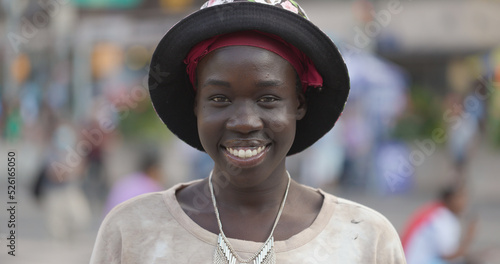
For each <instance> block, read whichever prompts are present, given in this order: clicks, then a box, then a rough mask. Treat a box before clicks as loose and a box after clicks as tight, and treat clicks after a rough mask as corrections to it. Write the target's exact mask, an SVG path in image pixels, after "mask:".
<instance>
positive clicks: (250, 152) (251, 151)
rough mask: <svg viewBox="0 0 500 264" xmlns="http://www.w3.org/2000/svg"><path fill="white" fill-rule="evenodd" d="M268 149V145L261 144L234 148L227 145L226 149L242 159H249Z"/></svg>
mask: <svg viewBox="0 0 500 264" xmlns="http://www.w3.org/2000/svg"><path fill="white" fill-rule="evenodd" d="M265 149H266V146H260V147H250V148H249V147H233V148H228V147H226V150H227V151H228V152H229V153H231V155H233V156H235V157H238V158H241V159H248V158H253V157H255V156H257V155H259V154H260V153H262V151H264V150H265Z"/></svg>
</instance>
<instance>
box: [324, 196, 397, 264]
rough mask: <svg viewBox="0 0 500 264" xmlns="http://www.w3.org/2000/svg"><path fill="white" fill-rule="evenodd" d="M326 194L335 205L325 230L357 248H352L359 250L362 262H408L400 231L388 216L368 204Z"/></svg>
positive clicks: (339, 241)
mask: <svg viewBox="0 0 500 264" xmlns="http://www.w3.org/2000/svg"><path fill="white" fill-rule="evenodd" d="M323 194H324V195H325V203H329V204H330V207H331V208H332V214H331V218H330V220H329V222H328V224H327V226H326V228H325V232H326V235H328V236H335V237H336V239H335V240H334V241H335V243H338V244H341V245H344V244H348V245H351V246H352V247H353V248H355V250H354V251H352V250H351V251H352V252H358V253H359V254H358V253H356V254H354V255H356V256H357V258H359V259H358V261H360V262H359V263H368V262H371V261H372V260H374V259H376V260H377V263H405V260H404V259H405V257H404V251H403V247H402V245H401V240H400V238H399V234H398V233H397V231H396V229H395V228H394V226H393V225H392V224H391V223H390V222H389V220H388V219H387V218H386V217H385V216H383V215H382V214H381V213H379V212H377V211H376V210H374V209H371V208H369V207H367V206H365V205H362V204H359V203H356V202H353V201H350V200H347V199H343V198H339V197H336V196H333V195H331V194H327V193H323ZM326 206H328V205H326ZM347 251H349V250H347ZM351 251H349V252H351Z"/></svg>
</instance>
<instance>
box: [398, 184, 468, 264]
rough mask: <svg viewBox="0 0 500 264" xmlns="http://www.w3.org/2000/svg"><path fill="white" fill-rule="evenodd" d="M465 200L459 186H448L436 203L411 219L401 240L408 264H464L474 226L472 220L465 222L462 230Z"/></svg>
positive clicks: (464, 192)
mask: <svg viewBox="0 0 500 264" xmlns="http://www.w3.org/2000/svg"><path fill="white" fill-rule="evenodd" d="M467 200H468V197H467V192H466V188H465V186H464V185H463V184H458V185H452V186H448V187H446V188H444V189H443V190H442V191H441V195H440V198H439V200H438V201H435V202H432V203H430V204H428V205H426V206H424V207H422V208H421V209H419V210H418V211H417V212H416V213H415V215H413V216H412V217H411V219H410V221H409V224H408V226H407V228H406V230H405V232H404V234H403V236H402V242H403V247H404V250H405V254H406V259H407V262H408V264H446V263H464V262H463V258H464V257H465V256H466V255H467V253H468V251H469V248H470V244H471V242H472V240H473V238H474V236H475V233H476V225H477V220H476V219H475V218H474V219H469V221H468V222H467V224H466V226H465V230H462V226H461V219H462V218H464V214H463V213H464V211H465V209H466V204H467Z"/></svg>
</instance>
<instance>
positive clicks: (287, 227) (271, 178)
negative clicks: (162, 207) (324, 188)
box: [176, 46, 323, 242]
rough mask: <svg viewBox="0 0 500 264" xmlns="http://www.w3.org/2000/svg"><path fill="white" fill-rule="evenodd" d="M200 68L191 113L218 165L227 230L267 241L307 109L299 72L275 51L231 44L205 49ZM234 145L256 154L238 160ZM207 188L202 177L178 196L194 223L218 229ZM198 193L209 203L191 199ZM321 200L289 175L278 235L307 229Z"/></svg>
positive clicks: (218, 193)
mask: <svg viewBox="0 0 500 264" xmlns="http://www.w3.org/2000/svg"><path fill="white" fill-rule="evenodd" d="M197 72H198V75H197V78H198V86H197V92H196V99H195V108H194V111H195V114H196V116H197V118H198V132H199V134H200V140H201V142H202V145H203V147H204V149H205V151H206V152H207V153H208V154H209V155H210V157H211V158H212V159H213V160H214V162H215V166H214V169H213V180H212V182H213V184H214V187H215V190H216V194H215V196H216V201H217V207H218V210H219V214H220V217H221V222H222V225H223V228H224V233H225V234H226V236H227V237H230V238H237V239H243V240H249V241H257V242H264V241H265V240H266V239H267V238H268V236H269V234H270V232H271V228H272V225H273V224H274V221H275V218H276V215H277V213H278V210H279V207H280V203H281V201H282V200H283V195H284V193H285V189H286V185H287V182H288V176H287V174H286V168H285V159H286V154H287V152H288V150H289V149H290V147H291V145H292V143H293V140H294V137H295V129H296V122H297V120H300V119H301V118H302V117H303V116H304V115H305V112H306V104H305V98H304V96H303V95H302V94H301V93H297V91H296V73H295V70H294V69H293V67H292V66H291V65H290V64H289V63H288V62H287V61H286V60H284V59H283V58H281V57H280V56H278V55H276V54H275V53H272V52H270V51H267V50H264V49H260V48H255V47H248V46H232V47H225V48H221V49H218V50H215V51H213V52H211V53H210V54H208V55H207V56H206V57H205V58H203V59H202V61H201V62H200V63H199V65H198V68H197ZM230 149H231V150H230ZM233 150H236V153H245V151H247V150H248V151H249V152H248V153H252V152H253V153H252V154H251V157H249V156H247V157H239V156H238V155H241V154H234V153H232V151H233ZM238 150H241V151H243V152H238ZM257 152H259V153H257ZM256 153H257V154H256ZM249 155H250V154H249ZM208 190H209V189H208V179H205V180H203V181H201V182H198V183H196V184H194V185H191V186H189V187H186V188H184V189H182V190H179V191H178V192H177V194H176V195H177V200H178V201H179V204H180V205H181V207H182V209H183V210H184V212H186V213H187V214H188V215H189V216H190V217H191V219H192V220H193V221H194V222H196V223H197V224H198V225H200V226H201V227H203V228H204V229H206V230H209V231H210V232H212V233H214V234H218V233H219V228H218V225H217V220H216V218H215V213H214V209H213V205H212V202H211V197H210V192H209V191H208ZM200 193H204V198H205V201H206V203H200V202H199V200H196V199H193V197H196V196H198V197H199V194H200ZM322 203H323V197H322V196H321V194H319V193H318V192H316V191H314V190H312V189H309V188H307V187H304V186H302V185H300V184H298V183H296V182H295V181H293V180H292V182H291V184H290V190H289V193H288V198H287V201H286V204H285V207H284V210H283V214H282V216H281V219H280V221H279V223H278V226H277V227H276V230H275V232H274V238H275V240H286V239H288V238H290V237H291V236H293V235H295V234H297V233H299V232H301V231H303V230H304V229H306V228H307V227H309V226H310V225H311V224H312V223H313V222H314V220H315V219H316V217H317V215H318V213H319V211H320V209H321V206H322Z"/></svg>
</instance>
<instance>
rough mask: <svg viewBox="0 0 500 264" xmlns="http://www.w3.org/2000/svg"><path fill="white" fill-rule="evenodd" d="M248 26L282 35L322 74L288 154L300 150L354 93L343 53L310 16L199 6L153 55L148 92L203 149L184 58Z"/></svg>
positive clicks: (167, 119) (173, 125) (176, 128)
mask: <svg viewBox="0 0 500 264" xmlns="http://www.w3.org/2000/svg"><path fill="white" fill-rule="evenodd" d="M244 30H259V31H263V32H267V33H270V34H275V35H277V36H280V37H281V38H283V39H284V40H286V41H287V42H289V43H290V44H292V45H294V46H295V47H297V48H298V49H300V50H301V51H302V52H304V53H305V54H306V55H307V56H309V58H310V59H311V60H312V61H313V63H314V65H315V66H316V68H317V70H318V72H319V73H320V74H321V76H322V77H323V88H322V89H321V91H320V92H308V93H307V94H306V98H307V112H306V115H305V116H304V118H303V119H301V120H299V121H297V130H296V134H295V140H294V142H293V145H292V147H291V148H290V151H289V152H288V155H292V154H295V153H298V152H301V151H302V150H304V149H306V148H307V147H309V146H311V145H312V144H314V142H316V141H317V140H319V139H320V138H321V137H322V136H323V135H324V134H326V133H327V132H328V131H329V130H330V129H331V128H332V127H333V126H334V125H335V122H336V121H337V119H338V118H339V116H340V114H341V113H342V110H343V108H344V104H345V102H346V100H347V97H348V94H349V76H348V72H347V67H346V65H345V63H344V60H343V59H342V56H341V54H340V52H339V51H338V49H337V47H336V46H335V44H333V42H332V41H331V39H330V38H329V37H328V36H327V35H326V34H325V33H323V32H322V31H321V30H320V29H319V28H318V27H316V26H315V25H314V24H313V23H311V22H310V21H309V20H307V19H305V18H303V17H300V16H298V15H296V14H294V13H292V12H289V11H287V10H284V9H280V8H276V7H273V6H269V5H265V4H257V3H249V2H234V3H228V4H223V5H218V6H213V7H208V8H205V9H202V10H199V11H197V12H194V13H192V14H191V15H189V16H187V17H186V18H184V19H182V20H181V21H179V22H178V23H177V24H175V25H174V26H173V27H172V28H171V29H170V30H169V31H168V32H167V33H166V34H165V36H163V38H162V39H161V41H160V43H159V44H158V46H157V48H156V50H155V52H154V54H153V57H152V60H151V65H150V72H149V91H150V96H151V101H152V103H153V106H154V108H155V110H156V113H157V114H158V116H159V117H160V119H161V120H162V121H163V122H164V123H165V124H166V125H167V127H168V128H169V129H170V130H171V131H172V133H174V134H175V135H176V136H177V137H179V138H180V139H181V140H183V141H185V142H186V143H188V144H189V145H191V146H193V147H194V148H196V149H198V150H201V151H204V149H203V146H202V144H201V142H200V138H199V135H198V128H197V120H196V116H195V115H194V107H193V105H194V98H195V92H194V90H193V88H192V85H191V83H190V81H189V77H188V75H187V73H186V65H185V64H184V62H183V60H184V58H185V57H186V55H187V54H188V52H189V51H190V49H191V47H193V46H194V45H196V44H197V43H199V42H200V41H202V40H205V39H208V38H211V37H213V36H215V35H219V34H226V33H231V32H236V31H244Z"/></svg>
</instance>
